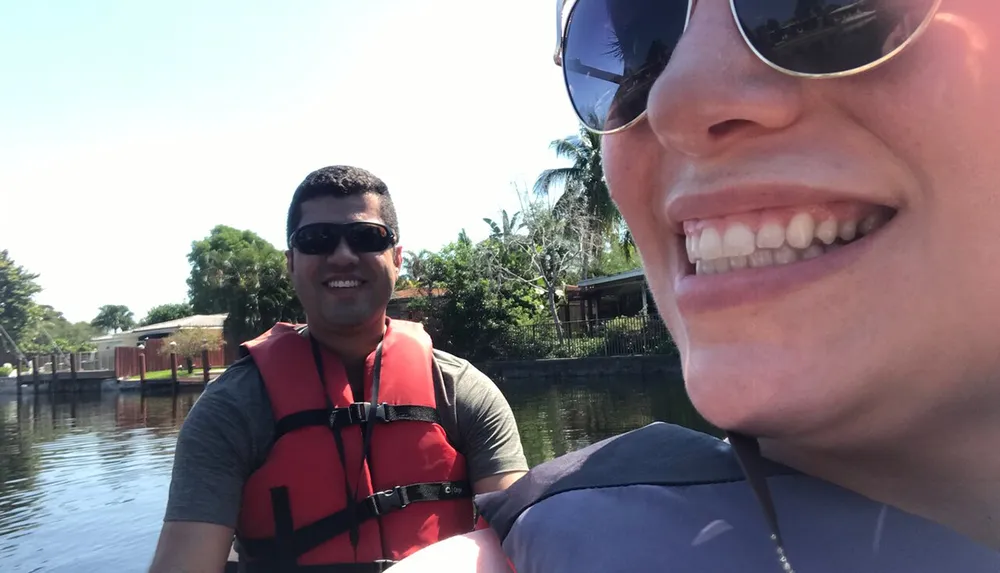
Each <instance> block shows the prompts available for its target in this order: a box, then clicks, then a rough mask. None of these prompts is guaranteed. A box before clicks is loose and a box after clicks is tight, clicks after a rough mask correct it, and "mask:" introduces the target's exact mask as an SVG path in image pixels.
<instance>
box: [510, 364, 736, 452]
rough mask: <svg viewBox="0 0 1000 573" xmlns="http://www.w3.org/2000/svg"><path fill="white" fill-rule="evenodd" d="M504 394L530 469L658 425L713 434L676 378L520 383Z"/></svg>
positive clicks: (713, 431)
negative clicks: (666, 424)
mask: <svg viewBox="0 0 1000 573" xmlns="http://www.w3.org/2000/svg"><path fill="white" fill-rule="evenodd" d="M503 391H504V394H505V395H506V396H507V399H508V400H509V401H510V404H511V408H512V409H513V410H514V415H515V417H516V418H517V424H518V429H519V430H520V433H521V442H522V444H523V445H524V451H525V455H526V456H527V457H528V463H529V464H530V465H536V464H538V463H540V462H543V461H545V460H548V459H552V458H553V457H556V456H561V455H563V454H565V453H567V452H571V451H574V450H577V449H580V448H582V447H585V446H588V445H590V444H592V443H594V442H596V441H600V440H602V439H604V438H608V437H611V436H614V435H616V434H620V433H622V432H627V431H629V430H634V429H636V428H640V427H642V426H645V425H646V424H649V423H650V422H653V421H658V420H659V421H666V422H672V423H675V424H680V425H683V426H687V427H690V428H695V429H699V430H701V431H705V432H709V433H717V431H716V430H715V429H714V428H712V427H711V425H709V424H708V423H707V422H705V420H704V419H703V418H701V416H699V415H698V413H697V412H695V410H694V408H693V407H692V406H691V402H690V401H689V400H688V398H687V395H686V394H685V393H684V386H683V383H682V382H681V381H680V380H679V379H676V380H641V379H640V380H635V379H623V380H616V381H611V382H609V381H608V380H607V379H595V380H572V381H552V382H550V381H546V382H545V383H538V382H537V381H523V382H511V383H506V384H504V385H503Z"/></svg>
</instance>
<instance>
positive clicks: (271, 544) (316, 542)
mask: <svg viewBox="0 0 1000 573" xmlns="http://www.w3.org/2000/svg"><path fill="white" fill-rule="evenodd" d="M468 497H472V487H471V486H470V485H469V483H468V482H465V481H462V482H435V483H420V484H413V485H408V486H400V487H395V488H393V489H390V490H386V491H381V492H378V493H375V494H372V495H370V496H368V497H366V498H365V499H363V500H361V502H360V503H358V504H356V506H355V510H354V512H353V514H352V512H351V511H350V510H349V509H343V510H341V511H338V512H336V513H334V514H331V515H328V516H326V517H324V518H322V519H320V520H318V521H315V522H313V523H311V524H309V525H306V526H304V527H301V528H299V529H297V530H295V531H294V532H293V533H292V534H291V538H292V541H291V552H292V554H294V555H295V556H296V557H298V556H299V555H302V554H304V553H306V552H308V551H311V550H312V549H315V548H316V547H319V546H320V545H322V544H323V543H326V542H327V541H328V540H330V539H333V538H334V537H337V536H338V535H342V534H343V533H345V532H347V531H349V530H350V529H351V526H352V525H355V526H357V525H360V524H361V523H364V522H365V521H367V520H369V519H374V518H377V517H379V516H382V515H386V514H389V513H392V512H395V511H398V510H400V509H403V508H404V507H406V506H408V505H410V504H411V503H418V502H421V501H448V500H454V499H462V498H468ZM240 548H241V549H242V550H243V551H245V552H246V554H247V555H248V556H249V557H250V558H252V559H253V560H255V561H257V560H263V561H269V560H271V559H273V558H274V557H275V556H276V555H278V552H280V551H284V550H285V546H284V545H280V544H279V542H278V540H277V539H276V538H270V539H247V538H243V537H241V538H240Z"/></svg>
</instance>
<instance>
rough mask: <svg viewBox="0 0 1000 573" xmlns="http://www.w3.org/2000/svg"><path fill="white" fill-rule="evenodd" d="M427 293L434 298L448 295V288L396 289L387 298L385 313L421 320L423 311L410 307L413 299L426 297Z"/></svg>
mask: <svg viewBox="0 0 1000 573" xmlns="http://www.w3.org/2000/svg"><path fill="white" fill-rule="evenodd" d="M428 295H429V296H431V297H434V298H437V297H444V296H447V295H448V290H447V289H443V288H436V289H431V291H430V292H429V293H428V292H427V290H426V289H421V288H408V289H400V290H397V291H396V292H394V293H393V295H392V298H391V299H389V304H388V306H387V307H386V314H387V315H388V316H389V318H396V319H399V320H412V321H414V322H421V321H422V320H423V319H424V318H425V313H424V312H423V311H422V310H416V309H413V308H411V305H412V304H413V302H414V301H415V300H419V299H422V298H426V297H427V296H428Z"/></svg>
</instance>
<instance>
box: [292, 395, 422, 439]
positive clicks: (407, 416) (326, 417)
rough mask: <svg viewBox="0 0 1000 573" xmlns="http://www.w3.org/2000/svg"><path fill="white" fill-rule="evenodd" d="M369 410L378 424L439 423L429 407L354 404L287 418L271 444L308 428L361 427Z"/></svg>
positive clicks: (300, 413) (295, 414)
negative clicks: (288, 434) (300, 429)
mask: <svg viewBox="0 0 1000 573" xmlns="http://www.w3.org/2000/svg"><path fill="white" fill-rule="evenodd" d="M369 410H371V411H372V412H373V413H374V414H373V415H374V421H375V422H376V423H379V424H383V423H390V422H431V423H436V424H440V423H441V417H440V416H439V415H438V412H437V409H436V408H432V407H430V406H411V405H409V404H379V405H378V406H375V407H374V408H372V405H371V403H370V402H355V403H353V404H351V405H350V406H347V407H345V408H333V409H329V410H328V409H317V410H302V411H301V412H296V413H294V414H289V415H287V416H285V417H284V418H282V419H280V420H278V422H277V423H276V424H275V428H274V441H278V438H280V437H281V436H283V435H285V434H287V433H289V432H293V431H295V430H298V429H299V428H305V427H308V426H328V427H330V428H345V427H347V426H356V425H361V424H364V423H365V422H367V421H368V412H369Z"/></svg>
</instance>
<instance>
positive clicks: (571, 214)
mask: <svg viewBox="0 0 1000 573" xmlns="http://www.w3.org/2000/svg"><path fill="white" fill-rule="evenodd" d="M521 201H522V209H521V212H522V213H524V227H525V229H526V230H527V235H526V236H524V237H523V238H522V239H521V240H519V241H517V242H516V243H515V244H516V245H517V247H518V249H519V250H520V252H521V253H522V255H523V257H524V259H525V260H526V261H527V265H528V268H529V269H530V270H529V274H528V275H525V274H523V272H522V273H518V272H516V271H515V270H512V269H509V268H504V270H505V271H506V273H507V274H508V275H509V276H510V277H511V278H515V279H518V280H521V281H523V282H526V283H528V284H531V285H537V286H540V287H541V288H542V289H544V292H545V298H546V302H547V304H548V308H549V314H550V316H551V318H552V323H553V325H554V326H555V330H556V335H557V336H558V338H559V342H560V344H561V343H562V341H563V332H562V325H561V323H560V320H559V307H558V298H559V292H560V291H564V289H565V286H566V283H567V279H568V278H569V277H570V276H571V275H573V274H578V273H580V272H581V269H582V268H583V266H584V265H585V264H586V261H585V257H586V254H587V253H593V252H595V251H597V250H598V249H597V248H595V246H594V245H592V244H590V243H589V241H591V240H594V239H595V238H596V236H595V235H594V234H593V233H592V232H591V230H592V229H593V227H594V225H595V223H594V222H593V218H592V216H590V215H589V213H587V211H586V207H585V206H584V205H583V204H581V203H563V204H562V205H561V206H560V205H558V204H557V205H555V206H553V205H548V204H546V203H544V202H541V201H531V202H529V201H527V198H526V197H524V194H522V199H521Z"/></svg>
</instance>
